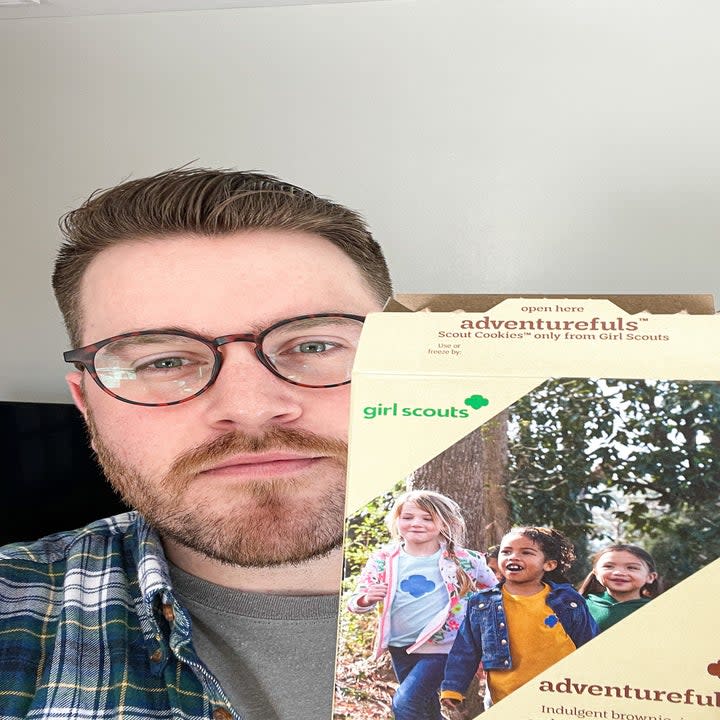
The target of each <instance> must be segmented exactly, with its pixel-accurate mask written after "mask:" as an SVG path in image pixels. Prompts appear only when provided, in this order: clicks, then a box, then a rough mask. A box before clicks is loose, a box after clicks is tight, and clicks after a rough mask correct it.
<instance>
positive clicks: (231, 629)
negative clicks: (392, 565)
mask: <svg viewBox="0 0 720 720" xmlns="http://www.w3.org/2000/svg"><path fill="white" fill-rule="evenodd" d="M62 228H63V231H64V234H65V237H66V242H65V244H64V245H63V247H62V248H61V250H60V253H59V256H58V259H57V263H56V266H55V273H54V276H53V285H54V289H55V293H56V297H57V300H58V304H59V306H60V309H61V311H62V313H63V316H64V318H65V322H66V325H67V328H68V332H69V335H70V339H71V343H72V346H73V348H75V349H74V350H72V351H69V352H67V353H65V359H66V360H67V361H68V362H71V363H73V364H74V366H75V369H74V370H72V371H71V372H69V373H68V375H67V382H68V386H69V388H70V392H71V394H72V397H73V400H74V401H75V404H76V405H77V406H78V408H79V409H80V411H81V412H82V413H83V415H84V417H85V419H86V421H87V426H88V431H89V434H90V438H91V442H92V446H93V448H94V450H95V452H96V453H97V456H98V458H99V460H100V463H101V464H102V467H103V469H104V471H105V474H106V475H107V477H108V479H109V480H110V482H111V483H112V484H113V486H114V487H115V488H116V490H117V491H118V492H119V493H120V494H121V495H122V497H123V498H124V500H125V501H126V502H127V503H128V504H129V505H130V506H131V507H133V508H135V510H136V512H131V513H128V514H125V515H120V516H116V517H113V518H109V519H105V520H100V521H98V522H96V523H93V524H91V525H89V526H88V527H86V528H84V529H82V530H78V531H74V532H68V533H61V534H59V535H55V536H51V537H49V538H45V539H43V540H40V541H38V542H36V543H33V544H30V545H24V546H20V545H13V546H8V547H6V548H4V549H3V551H2V552H0V717H2V718H4V719H8V718H20V717H26V716H31V717H54V718H66V717H68V718H69V717H72V718H88V719H89V718H110V717H113V718H114V717H122V718H143V719H146V718H171V717H172V718H214V719H215V720H226V719H228V718H244V719H245V720H274V719H278V720H285V719H287V720H305V719H307V720H311V719H312V720H318V719H319V718H329V717H330V715H331V703H332V678H333V666H334V649H335V627H336V619H337V592H338V587H339V581H340V575H341V549H340V542H341V537H342V526H343V507H344V505H343V502H344V497H343V496H344V482H345V464H346V439H347V425H348V400H349V386H348V384H347V383H348V382H349V379H350V367H351V364H352V359H353V355H354V350H355V346H356V344H357V340H358V336H359V332H360V329H361V327H362V319H363V317H364V316H365V315H366V314H367V313H369V312H372V311H376V310H379V309H380V308H381V307H382V304H383V302H384V300H385V299H386V298H387V297H388V295H389V294H390V292H391V287H390V278H389V275H388V271H387V267H386V264H385V260H384V258H383V256H382V252H381V250H380V248H379V246H378V245H377V243H376V242H375V241H374V240H373V239H372V237H371V235H370V233H369V231H368V230H367V228H366V226H365V224H364V223H363V221H362V220H361V219H360V218H359V217H358V216H357V215H356V214H355V213H353V212H352V211H350V210H348V209H346V208H343V207H341V206H339V205H336V204H334V203H332V202H330V201H327V200H324V199H320V198H318V197H316V196H314V195H312V194H311V193H309V192H307V191H306V190H303V189H301V188H298V187H295V186H292V185H289V184H287V183H283V182H281V181H279V180H277V179H276V178H273V177H270V176H266V175H260V174H255V173H240V172H228V171H209V170H188V169H183V170H175V171H170V172H167V173H163V174H160V175H157V176H155V177H151V178H146V179H142V180H135V181H131V182H127V183H125V184H123V185H120V186H118V187H116V188H113V189H110V190H107V191H105V192H102V193H100V194H95V195H93V196H91V197H90V199H89V200H88V201H87V202H86V203H85V204H84V205H83V206H82V207H80V208H79V209H77V210H75V211H73V212H71V213H69V214H68V215H67V216H66V217H65V218H64V220H63V222H62Z"/></svg>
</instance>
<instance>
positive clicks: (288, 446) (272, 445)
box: [169, 427, 348, 477]
mask: <svg viewBox="0 0 720 720" xmlns="http://www.w3.org/2000/svg"><path fill="white" fill-rule="evenodd" d="M347 450H348V448H347V443H346V442H344V441H343V440H337V439H334V438H328V437H323V436H322V435H317V434H315V433H313V432H310V431H309V430H298V429H295V428H283V427H274V428H271V429H270V430H268V431H267V432H266V433H264V434H263V435H248V434H247V433H244V432H242V431H240V430H235V431H233V432H230V433H226V434H225V435H221V436H219V437H217V438H215V439H213V440H209V441H208V442H206V443H203V444H201V445H198V446H197V447H195V448H193V449H192V450H188V451H187V452H184V453H183V454H182V455H180V456H178V457H177V458H176V459H175V461H174V462H173V464H172V465H171V466H170V471H169V475H171V476H180V477H182V476H188V475H194V474H196V473H199V472H202V471H203V470H208V469H210V468H211V467H213V466H214V465H215V464H217V463H218V462H220V461H222V460H224V459H225V458H228V457H232V456H233V455H248V454H253V453H266V452H272V451H285V452H286V451H290V452H298V453H303V454H311V455H317V456H322V457H329V458H333V459H335V460H337V461H338V462H339V463H340V464H342V465H343V466H344V465H346V464H347Z"/></svg>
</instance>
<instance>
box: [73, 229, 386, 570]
mask: <svg viewBox="0 0 720 720" xmlns="http://www.w3.org/2000/svg"><path fill="white" fill-rule="evenodd" d="M81 300H82V308H83V313H84V316H83V344H88V343H91V342H95V341H98V340H101V339H104V338H107V337H111V336H113V335H119V334H121V333H126V332H131V331H135V330H152V329H159V328H170V327H172V328H176V329H182V330H187V331H190V332H193V333H196V334H199V335H203V336H206V337H208V338H213V337H218V336H221V335H226V334H233V333H244V332H258V331H260V330H262V329H264V328H266V327H268V326H269V325H271V324H273V323H275V322H277V321H279V320H283V319H286V318H291V317H294V316H298V315H306V314H311V313H322V312H340V313H351V314H357V315H365V314H366V313H368V312H371V311H375V310H378V309H379V303H378V301H377V300H376V299H375V297H374V296H373V294H372V292H371V291H370V289H369V288H368V287H367V285H366V283H365V281H364V280H363V278H362V277H361V275H360V273H359V271H358V270H357V268H356V266H355V265H354V264H353V262H352V261H351V260H350V259H349V258H348V257H347V256H346V255H345V254H344V253H343V252H342V251H341V250H339V249H338V248H336V247H335V246H334V245H332V244H331V243H330V242H328V241H327V240H325V239H323V238H320V237H318V236H315V235H310V234H303V233H287V232H281V231H269V230H264V231H247V232H241V233H237V234H234V235H229V236H225V237H220V238H205V237H200V236H178V237H171V238H162V239H152V240H147V241H145V240H142V241H132V242H125V243H122V244H120V245H117V246H115V247H113V248H110V249H107V250H104V251H103V252H101V253H100V254H99V255H98V256H97V257H96V258H95V259H94V260H93V261H92V263H91V264H90V266H89V267H88V269H87V271H86V273H85V276H84V278H83V282H82V287H81ZM222 353H223V356H224V361H223V366H222V370H221V372H220V375H219V376H218V378H217V380H216V382H215V384H214V385H212V386H211V387H210V388H209V389H207V390H206V391H205V392H204V393H203V394H202V395H200V396H198V397H196V398H194V399H192V400H189V401H187V402H185V403H182V404H179V405H174V406H166V407H144V406H138V405H131V404H128V403H124V402H121V401H119V400H117V399H115V398H113V397H111V396H109V395H107V394H106V393H105V392H103V391H102V390H101V389H100V388H99V387H98V386H97V385H96V384H95V383H94V382H93V381H92V380H91V379H90V378H89V377H88V376H87V374H86V373H79V372H71V373H69V374H68V376H67V379H68V383H69V386H70V390H71V392H72V394H73V399H74V400H75V402H76V404H77V405H78V407H80V409H81V410H82V412H83V413H84V414H85V416H86V418H87V420H88V426H89V428H90V432H91V437H92V441H93V446H94V448H95V450H96V451H97V453H98V457H99V459H100V461H101V463H102V465H103V468H104V469H105V472H106V474H107V476H108V478H109V479H110V481H111V482H112V484H113V485H114V486H115V488H116V489H117V490H118V491H119V492H120V493H121V494H122V496H123V497H124V499H125V500H126V502H128V503H129V504H130V505H132V506H133V507H135V508H136V509H138V510H139V511H140V512H141V513H142V514H143V515H145V517H146V518H147V519H148V520H149V521H150V522H151V523H152V524H153V525H154V526H155V527H156V528H157V529H158V530H159V531H160V533H161V535H163V536H164V537H166V538H170V539H172V540H174V541H176V542H179V543H180V544H182V545H184V546H186V547H189V548H191V549H193V550H195V551H197V552H200V553H202V554H204V555H206V556H209V557H212V558H215V559H218V560H221V561H225V562H230V563H234V564H238V565H252V566H262V565H272V564H278V563H284V562H299V561H302V560H305V559H308V558H311V557H314V556H317V555H321V554H323V553H325V552H327V551H329V550H330V549H332V548H333V547H336V546H337V544H338V543H339V542H340V540H341V536H342V526H343V504H344V488H345V465H346V453H347V446H346V441H347V426H348V401H349V386H348V385H343V386H340V387H334V388H303V387H299V386H297V385H292V384H290V383H287V382H285V381H284V380H282V379H280V378H278V377H275V376H274V375H273V374H272V373H271V372H270V371H268V370H267V369H266V368H265V367H263V366H262V365H261V364H260V363H259V361H258V360H257V358H256V357H255V355H254V351H253V346H252V344H250V343H244V342H241V343H232V344H229V345H225V346H223V348H222Z"/></svg>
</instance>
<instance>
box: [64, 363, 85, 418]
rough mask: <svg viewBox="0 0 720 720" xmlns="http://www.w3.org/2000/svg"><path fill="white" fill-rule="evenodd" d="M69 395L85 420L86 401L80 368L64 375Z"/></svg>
mask: <svg viewBox="0 0 720 720" xmlns="http://www.w3.org/2000/svg"><path fill="white" fill-rule="evenodd" d="M65 382H66V383H67V386H68V389H69V390H70V395H71V396H72V399H73V402H74V403H75V406H76V407H77V409H78V410H79V411H80V412H81V413H82V414H83V417H84V418H85V419H86V420H87V403H86V402H85V392H84V391H83V373H82V372H81V371H80V370H71V371H70V372H69V373H68V374H67V375H66V376H65Z"/></svg>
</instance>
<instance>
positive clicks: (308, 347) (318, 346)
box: [293, 340, 334, 353]
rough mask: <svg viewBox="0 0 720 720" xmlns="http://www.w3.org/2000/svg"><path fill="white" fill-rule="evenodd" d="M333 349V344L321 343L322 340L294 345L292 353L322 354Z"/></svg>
mask: <svg viewBox="0 0 720 720" xmlns="http://www.w3.org/2000/svg"><path fill="white" fill-rule="evenodd" d="M332 347H334V345H333V343H329V342H323V341H322V340H309V341H308V342H303V343H300V344H299V345H296V346H295V348H294V350H293V352H298V353H323V352H327V351H328V350H329V349H330V348H332Z"/></svg>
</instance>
